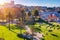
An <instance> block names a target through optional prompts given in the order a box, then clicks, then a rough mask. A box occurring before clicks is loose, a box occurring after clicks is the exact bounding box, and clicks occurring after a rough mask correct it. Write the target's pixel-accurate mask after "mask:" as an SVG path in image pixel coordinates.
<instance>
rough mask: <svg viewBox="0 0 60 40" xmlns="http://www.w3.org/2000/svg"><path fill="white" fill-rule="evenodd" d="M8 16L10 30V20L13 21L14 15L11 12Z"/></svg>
mask: <svg viewBox="0 0 60 40" xmlns="http://www.w3.org/2000/svg"><path fill="white" fill-rule="evenodd" d="M6 18H7V21H8V22H9V30H10V22H11V20H12V19H13V16H12V14H11V13H10V12H9V13H8V14H7V15H6Z"/></svg>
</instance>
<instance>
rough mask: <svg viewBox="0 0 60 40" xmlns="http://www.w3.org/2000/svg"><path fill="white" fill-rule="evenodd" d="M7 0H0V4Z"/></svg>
mask: <svg viewBox="0 0 60 40" xmlns="http://www.w3.org/2000/svg"><path fill="white" fill-rule="evenodd" d="M7 1H8V0H0V4H4V3H6V2H7Z"/></svg>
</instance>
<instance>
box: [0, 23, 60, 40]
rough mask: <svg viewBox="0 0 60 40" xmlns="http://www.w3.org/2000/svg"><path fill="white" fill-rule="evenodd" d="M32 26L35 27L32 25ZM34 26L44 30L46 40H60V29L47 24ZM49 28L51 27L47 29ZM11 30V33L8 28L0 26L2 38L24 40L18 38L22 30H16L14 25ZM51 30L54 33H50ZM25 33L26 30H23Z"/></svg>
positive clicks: (0, 36)
mask: <svg viewBox="0 0 60 40" xmlns="http://www.w3.org/2000/svg"><path fill="white" fill-rule="evenodd" d="M52 24H54V25H59V26H60V24H58V23H52ZM30 26H31V27H33V26H32V25H30ZM34 26H35V28H40V29H41V30H42V32H41V33H43V34H44V35H45V37H44V39H45V40H60V29H57V27H56V26H54V27H52V26H49V25H48V24H45V23H44V24H38V23H37V24H35V25H34ZM39 26H41V27H39ZM47 26H49V27H48V28H47ZM50 27H52V28H50ZM54 28H55V29H54ZM11 30H12V31H10V30H9V29H8V28H7V27H6V26H0V38H4V39H5V40H24V39H22V38H19V37H17V34H19V33H20V30H21V29H19V28H16V27H15V26H14V25H11ZM49 30H52V31H51V32H49ZM24 32H25V30H23V29H22V33H24Z"/></svg>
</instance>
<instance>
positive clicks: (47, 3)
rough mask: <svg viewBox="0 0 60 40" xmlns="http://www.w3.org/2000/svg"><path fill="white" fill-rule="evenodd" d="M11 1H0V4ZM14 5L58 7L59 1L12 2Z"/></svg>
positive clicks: (30, 0) (18, 0) (25, 0)
mask: <svg viewBox="0 0 60 40" xmlns="http://www.w3.org/2000/svg"><path fill="white" fill-rule="evenodd" d="M10 1H11V0H0V4H1V3H4V2H10ZM14 1H15V3H16V4H22V5H26V6H48V7H54V6H55V7H60V5H59V4H60V0H14Z"/></svg>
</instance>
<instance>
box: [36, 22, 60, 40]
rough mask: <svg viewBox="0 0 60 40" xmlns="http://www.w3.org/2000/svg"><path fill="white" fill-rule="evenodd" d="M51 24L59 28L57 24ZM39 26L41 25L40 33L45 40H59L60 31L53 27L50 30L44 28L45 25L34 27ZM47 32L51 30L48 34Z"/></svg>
mask: <svg viewBox="0 0 60 40" xmlns="http://www.w3.org/2000/svg"><path fill="white" fill-rule="evenodd" d="M53 24H54V25H59V26H60V24H57V23H53ZM39 25H42V26H41V28H40V29H41V30H42V32H41V33H43V34H44V35H45V37H44V39H45V40H60V29H57V27H56V26H54V27H53V26H51V27H52V28H50V27H48V28H46V27H47V26H48V25H47V24H37V25H35V26H39ZM54 28H55V29H54ZM48 30H52V31H51V32H49V31H48Z"/></svg>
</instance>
